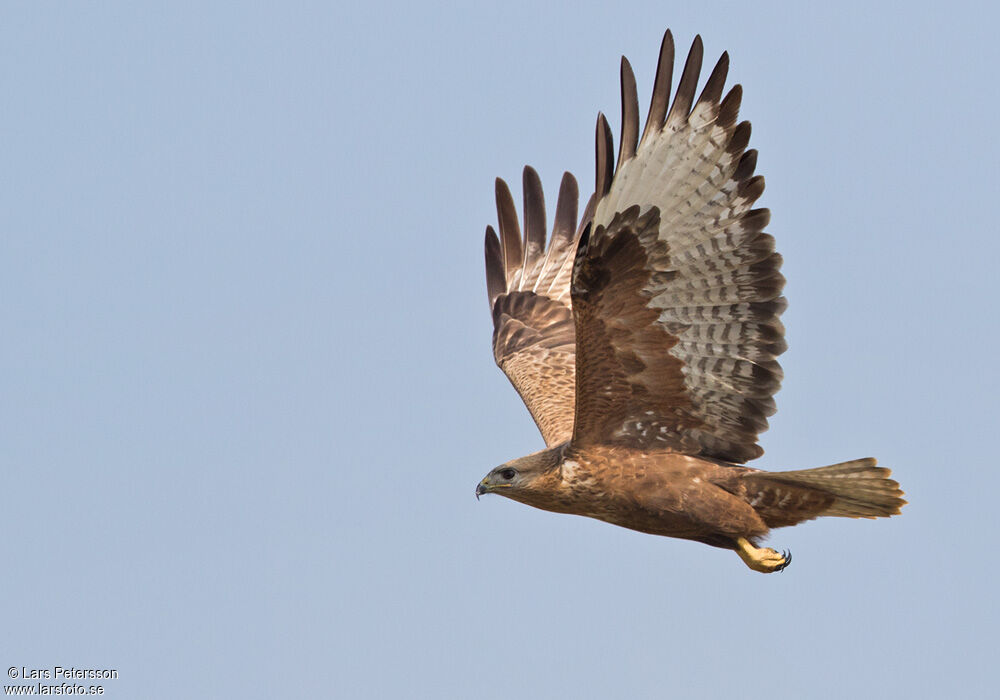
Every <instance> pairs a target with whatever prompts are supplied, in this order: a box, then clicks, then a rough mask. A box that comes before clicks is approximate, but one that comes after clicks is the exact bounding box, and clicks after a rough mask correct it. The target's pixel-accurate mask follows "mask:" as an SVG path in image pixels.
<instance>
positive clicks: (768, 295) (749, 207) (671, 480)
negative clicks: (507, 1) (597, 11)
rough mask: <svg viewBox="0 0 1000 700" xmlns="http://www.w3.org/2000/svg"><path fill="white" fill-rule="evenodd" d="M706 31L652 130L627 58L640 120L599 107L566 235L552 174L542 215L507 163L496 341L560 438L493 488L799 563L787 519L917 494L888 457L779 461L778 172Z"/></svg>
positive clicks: (746, 554) (658, 109)
mask: <svg viewBox="0 0 1000 700" xmlns="http://www.w3.org/2000/svg"><path fill="white" fill-rule="evenodd" d="M702 53H703V49H702V42H701V38H700V37H696V38H695V40H694V43H693V45H692V46H691V50H690V52H689V53H688V57H687V61H686V62H685V64H684V68H683V71H682V72H681V77H680V82H679V83H678V86H677V91H676V94H674V97H673V102H671V101H670V95H671V77H672V74H673V63H674V42H673V37H672V36H671V34H670V31H669V30H668V31H667V32H666V34H665V35H664V37H663V43H662V45H661V47H660V58H659V65H658V66H657V70H656V78H655V83H654V86H653V96H652V101H651V104H650V107H649V114H648V116H647V117H646V123H645V127H644V128H643V130H642V135H641V136H640V135H639V106H638V100H637V97H636V83H635V76H634V75H633V73H632V68H631V66H630V65H629V62H628V60H627V59H625V58H624V57H623V58H622V61H621V97H622V129H621V143H620V146H619V150H618V156H617V158H615V155H614V145H613V142H612V136H611V129H610V128H609V126H608V123H607V121H606V120H605V118H604V115H603V114H599V115H598V117H597V177H596V187H595V192H594V194H593V195H592V196H591V197H590V201H589V202H588V204H587V206H586V207H585V209H584V211H583V215H582V216H581V217H580V223H579V225H577V203H578V189H577V183H576V180H575V179H574V178H573V176H572V175H570V174H569V173H566V174H565V175H564V176H563V179H562V184H561V187H560V189H559V198H558V201H557V203H556V211H555V222H554V225H553V228H552V234H551V236H549V237H548V241H547V242H546V216H545V204H544V199H543V196H542V187H541V184H540V181H539V178H538V175H537V173H536V172H535V171H534V170H533V169H532V168H530V167H527V168H525V169H524V177H523V187H524V225H523V233H522V227H521V226H520V225H519V223H518V217H517V212H516V209H515V205H514V200H513V198H512V197H511V193H510V190H509V188H508V187H507V185H506V183H504V181H503V180H500V179H497V181H496V201H497V217H498V220H499V221H498V223H499V235H498V234H497V233H496V232H495V231H494V229H493V228H492V227H487V229H486V283H487V289H488V293H489V302H490V308H491V310H492V314H493V355H494V358H495V359H496V362H497V365H499V367H500V368H501V369H502V370H503V371H504V373H505V374H506V375H507V377H508V378H509V379H510V381H511V383H512V384H513V385H514V388H515V389H516V390H517V392H518V394H520V396H521V398H522V399H523V400H524V403H525V405H526V406H527V408H528V410H529V411H530V412H531V415H532V417H533V418H534V419H535V423H536V424H537V425H538V428H539V430H540V431H541V433H542V437H543V438H544V439H545V444H546V446H547V447H546V449H544V450H541V451H540V452H536V453H534V454H531V455H528V456H527V457H521V458H520V459H515V460H512V461H510V462H507V463H506V464H502V465H500V466H499V467H497V468H496V469H493V470H492V471H490V472H489V474H487V475H486V477H485V478H483V480H482V481H481V482H479V485H478V486H477V488H476V496H477V497H478V496H481V495H483V494H487V493H496V494H499V495H501V496H506V497H507V498H511V499H513V500H515V501H520V502H521V503H526V504H528V505H531V506H535V507H536V508H542V509H544V510H550V511H555V512H558V513H572V514H576V515H584V516H587V517H591V518H597V519H599V520H603V521H606V522H609V523H613V524H615V525H619V526H622V527H626V528H630V529H633V530H638V531H640V532H646V533H650V534H654V535H664V536H667V537H679V538H683V539H688V540H695V541H698V542H703V543H705V544H708V545H712V546H714V547H722V548H725V549H731V550H734V551H735V552H736V553H737V554H738V555H739V556H740V558H741V559H742V560H743V561H744V562H745V563H746V565H747V566H749V567H750V568H751V569H753V570H754V571H760V572H763V573H771V572H774V571H781V570H783V569H784V568H785V567H786V566H788V564H789V562H790V561H791V555H790V554H788V553H778V552H777V551H775V550H773V549H770V548H766V547H761V546H759V545H760V542H761V540H762V539H763V538H764V537H765V536H766V535H767V534H768V532H769V531H770V529H771V528H776V527H784V526H788V525H795V524H796V523H800V522H802V521H805V520H810V519H812V518H816V517H819V516H824V515H836V516H841V517H848V518H877V517H885V516H890V515H895V514H897V513H899V512H900V508H901V507H902V506H903V505H904V504H905V503H906V501H904V500H903V499H902V496H903V493H902V491H901V490H900V489H899V484H897V483H896V482H895V481H893V480H892V479H890V478H889V475H890V472H889V470H888V469H884V468H880V467H877V466H875V460H874V459H857V460H853V461H850V462H843V463H841V464H834V465H832V466H828V467H821V468H817V469H803V470H796V471H785V472H767V471H762V470H759V469H753V468H750V467H746V466H743V464H744V463H745V462H747V461H749V460H751V459H754V458H756V457H759V456H760V455H761V454H762V453H763V450H762V449H761V448H760V447H759V446H758V445H757V435H758V433H760V432H762V431H764V430H765V429H767V418H768V416H771V415H772V414H774V412H775V404H774V399H773V395H774V393H775V392H776V391H777V390H778V388H779V386H780V382H781V378H782V372H781V367H780V365H779V364H778V361H777V358H778V356H779V355H780V354H781V353H782V352H784V350H785V348H786V345H785V341H784V337H783V336H784V327H783V326H782V324H781V321H780V320H779V317H780V315H781V312H782V311H783V310H784V308H785V298H784V297H783V296H782V295H781V292H782V287H783V286H784V282H785V280H784V277H782V275H781V273H780V272H779V268H780V267H781V256H780V255H778V253H776V252H775V249H774V239H773V238H772V237H771V236H769V235H768V234H766V233H764V228H765V227H766V226H767V224H768V219H769V212H768V210H767V209H755V208H753V204H754V202H755V201H756V200H757V198H758V197H760V195H761V193H762V192H763V190H764V179H763V178H762V177H761V176H760V175H755V174H754V170H755V167H756V164H757V152H756V151H755V150H752V149H751V150H747V143H748V141H749V138H750V124H749V122H746V121H743V122H740V121H738V120H737V113H738V111H739V106H740V99H741V96H742V88H741V87H740V86H739V85H736V86H734V87H733V88H732V89H730V90H729V91H728V92H727V93H726V95H725V97H723V85H724V83H725V79H726V73H727V71H728V66H729V57H728V55H727V54H725V53H723V54H722V57H721V58H720V59H719V61H718V63H716V65H715V68H714V69H713V70H712V73H711V75H709V77H708V80H707V81H706V83H705V85H704V87H703V88H702V90H701V94H700V96H699V97H698V98H697V99H695V91H696V87H697V84H698V75H699V73H700V71H701V63H702Z"/></svg>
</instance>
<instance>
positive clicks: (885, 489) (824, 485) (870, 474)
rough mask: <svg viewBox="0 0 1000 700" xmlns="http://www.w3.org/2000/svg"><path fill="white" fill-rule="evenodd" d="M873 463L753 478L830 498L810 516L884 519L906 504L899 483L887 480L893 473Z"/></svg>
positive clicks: (863, 461)
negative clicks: (807, 490) (794, 486)
mask: <svg viewBox="0 0 1000 700" xmlns="http://www.w3.org/2000/svg"><path fill="white" fill-rule="evenodd" d="M875 464H876V462H875V460H874V459H872V458H870V457H869V458H866V459H855V460H852V461H850V462H841V463H840V464H832V465H830V466H828V467H818V468H815V469H801V470H798V471H791V472H769V473H767V472H765V473H758V474H757V475H756V476H758V477H760V476H764V474H766V477H767V479H768V480H771V481H777V482H782V483H785V484H789V485H796V486H805V487H808V488H811V489H815V490H817V491H820V492H823V493H825V494H829V495H830V496H832V497H833V500H832V501H831V502H830V503H829V505H827V506H826V507H824V508H823V509H822V510H821V511H820V512H818V513H816V514H815V515H814V516H813V517H816V516H826V515H835V516H840V517H845V518H884V517H888V516H890V515H897V514H898V513H899V512H900V509H901V508H902V507H903V506H904V505H906V501H905V500H903V495H904V494H903V492H902V490H901V489H900V488H899V483H898V482H897V481H895V480H894V479H890V478H889V476H890V475H891V474H892V472H891V471H890V470H889V469H886V468H884V467H877V466H875Z"/></svg>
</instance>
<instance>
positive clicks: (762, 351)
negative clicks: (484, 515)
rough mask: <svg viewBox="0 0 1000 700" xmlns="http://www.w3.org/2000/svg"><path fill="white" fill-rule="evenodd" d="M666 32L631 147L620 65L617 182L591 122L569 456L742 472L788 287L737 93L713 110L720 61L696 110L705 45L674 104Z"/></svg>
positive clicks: (576, 277) (626, 72) (775, 379)
mask: <svg viewBox="0 0 1000 700" xmlns="http://www.w3.org/2000/svg"><path fill="white" fill-rule="evenodd" d="M673 58H674V47H673V38H672V36H671V34H670V32H669V31H668V32H667V33H666V35H665V36H664V38H663V44H662V46H661V49H660V62H659V66H658V68H657V73H656V81H655V86H654V89H653V98H652V102H651V105H650V110H649V116H648V118H647V120H646V126H645V129H644V130H643V134H642V138H641V139H640V138H639V108H638V101H637V99H636V89H635V78H634V76H633V74H632V70H631V67H630V66H629V64H628V61H627V60H625V59H624V58H623V59H622V70H621V78H622V137H621V141H622V143H621V151H620V153H619V155H618V159H617V166H615V164H614V163H613V156H614V149H613V145H612V139H611V132H610V129H609V128H608V125H607V122H606V121H605V119H604V117H603V115H601V116H599V117H598V126H597V188H596V189H597V192H596V195H597V197H598V198H599V199H598V202H597V206H596V211H595V214H594V219H593V221H592V223H591V228H590V229H589V230H588V232H587V233H586V234H585V235H584V237H583V240H582V241H581V243H580V246H579V249H578V251H577V255H576V262H575V268H574V273H573V283H572V299H573V308H574V311H575V316H576V319H575V320H576V337H577V348H576V350H577V367H578V372H577V404H576V425H575V429H574V434H573V440H574V442H577V443H579V444H594V443H605V444H607V443H611V444H626V445H631V446H641V447H648V448H661V449H668V450H674V451H678V452H682V453H685V454H692V455H703V456H710V457H715V458H718V459H723V460H726V461H731V462H744V461H746V460H749V459H753V458H754V457H757V456H759V455H760V454H762V452H763V450H761V449H760V447H759V446H758V445H757V444H756V442H757V434H758V433H760V432H762V431H763V430H765V429H766V428H767V417H768V416H770V415H772V414H773V413H774V411H775V404H774V399H773V398H772V396H773V394H774V393H775V392H776V391H777V390H778V388H779V386H780V382H781V377H782V373H781V367H780V366H779V365H778V362H777V361H776V358H777V356H778V355H780V354H781V353H782V352H783V351H784V350H785V347H786V346H785V342H784V338H783V335H784V328H783V326H782V325H781V322H780V321H779V318H778V317H779V315H780V314H781V312H782V311H783V310H784V307H785V300H784V297H782V296H781V290H782V287H783V286H784V278H783V277H782V276H781V273H780V272H779V268H780V266H781V257H780V256H779V255H778V254H777V253H775V252H774V239H773V238H771V236H769V235H767V234H766V233H763V229H764V227H765V226H766V225H767V222H768V218H769V213H768V211H767V210H766V209H751V206H752V205H753V203H754V201H756V199H757V198H758V197H759V196H760V194H761V192H763V189H764V180H763V178H762V177H760V176H756V177H755V176H754V175H753V172H754V168H755V166H756V160H757V154H756V151H753V150H750V151H745V149H746V145H747V142H748V140H749V137H750V124H749V123H748V122H742V123H737V113H738V109H739V104H740V98H741V95H742V91H741V88H740V86H738V85H737V86H736V87H734V88H733V89H732V90H730V91H729V93H728V94H727V95H726V97H725V98H724V99H721V100H720V98H721V96H722V88H723V84H724V82H725V78H726V73H727V70H728V65H729V58H728V56H727V55H726V54H723V55H722V58H721V59H720V60H719V62H718V64H717V65H716V66H715V69H714V70H713V71H712V73H711V75H710V76H709V78H708V81H707V83H706V84H705V87H704V89H703V91H702V93H701V96H700V97H699V98H698V100H697V101H695V99H694V98H695V88H696V87H697V83H698V74H699V72H700V69H701V60H702V44H701V38H700V37H698V38H696V39H695V41H694V44H693V45H692V47H691V52H690V53H689V55H688V59H687V62H686V64H685V66H684V70H683V73H682V75H681V80H680V83H679V85H678V88H677V94H676V96H675V97H674V100H673V104H672V105H670V106H669V113H668V111H667V108H668V104H669V102H670V99H669V98H670V81H671V74H672V73H673Z"/></svg>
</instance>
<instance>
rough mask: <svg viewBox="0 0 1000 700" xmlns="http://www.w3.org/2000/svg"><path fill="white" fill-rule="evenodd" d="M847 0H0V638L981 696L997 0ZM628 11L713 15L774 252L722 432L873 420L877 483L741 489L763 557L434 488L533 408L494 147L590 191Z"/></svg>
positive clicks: (684, 682) (831, 449) (829, 452)
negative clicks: (821, 490) (865, 505)
mask: <svg viewBox="0 0 1000 700" xmlns="http://www.w3.org/2000/svg"><path fill="white" fill-rule="evenodd" d="M362 5H364V6H363V7H362ZM871 5H874V3H850V2H846V3H796V4H792V3H787V4H784V3H782V4H778V3H745V2H741V3H732V4H720V3H692V2H662V1H661V2H629V3H614V2H602V3H590V4H587V3H581V4H572V3H565V4H563V3H560V4H545V3H539V2H537V1H536V2H520V1H513V0H510V1H508V2H503V3H495V2H492V3H484V4H481V5H479V4H464V3H428V2H423V3H408V2H406V3H403V2H400V3H387V4H380V3H360V2H358V3H353V2H335V3H314V4H302V3H272V4H269V5H262V4H261V3H242V4H223V3H201V2H197V3H155V4H154V3H42V2H22V3H4V5H3V7H2V9H0V95H2V102H3V107H2V109H0V323H2V326H0V328H2V340H0V366H2V368H3V371H2V374H0V468H2V475H3V480H2V483H3V492H4V493H3V500H2V505H0V532H2V533H3V534H2V537H0V542H2V544H0V555H2V556H0V561H2V565H3V570H4V575H3V577H2V578H3V583H2V587H0V591H2V594H0V620H2V627H3V630H4V631H3V634H2V635H0V665H2V668H0V670H2V669H6V668H7V667H8V666H16V667H21V666H25V667H29V668H30V667H35V668H52V667H54V666H56V665H61V666H64V667H65V666H76V667H84V668H87V667H93V668H116V669H118V670H119V673H120V678H119V679H118V680H116V681H107V682H106V683H105V685H106V689H107V690H106V696H107V697H111V698H139V697H142V698H176V697H192V698H202V697H203V698H224V697H247V698H254V697H261V698H262V697H289V698H291V697H345V698H346V697H352V698H353V697H358V698H362V697H373V698H374V697H400V698H402V697H407V698H448V697H455V698H459V697H461V698H469V697H478V698H552V697H577V698H610V697H628V698H663V697H719V698H721V697H747V698H803V697H809V698H843V697H883V698H903V697H907V698H913V697H946V696H951V697H985V696H987V695H990V694H992V692H994V689H995V686H996V683H995V680H994V671H995V665H996V660H997V636H996V635H997V626H998V623H1000V619H998V614H997V602H996V586H997V580H998V574H1000V569H998V564H997V559H998V557H997V538H996V533H997V524H998V520H997V518H998V516H997V513H996V504H997V498H998V488H1000V479H998V476H997V474H998V472H997V465H996V464H995V462H996V452H997V450H996V448H995V446H994V444H993V441H994V440H995V439H996V438H997V433H998V430H1000V422H998V411H997V399H996V396H997V390H998V386H997V385H998V362H997V359H996V355H997V347H998V343H1000V316H998V313H997V303H996V297H997V285H998V282H997V273H996V267H997V263H998V254H1000V244H998V238H1000V236H998V231H997V217H996V207H997V201H998V189H997V175H998V172H997V171H998V163H1000V147H998V139H997V136H996V119H997V114H998V112H1000V99H998V91H997V87H996V76H995V73H996V67H997V65H1000V51H998V47H997V46H998V45H997V42H996V32H995V27H996V24H997V21H998V19H1000V17H998V16H997V14H996V12H995V11H990V12H988V13H987V12H984V11H982V10H980V9H977V6H976V5H972V4H962V3H939V2H938V3H933V4H925V3H909V4H902V5H901V4H892V5H891V4H889V3H886V4H884V9H883V8H882V7H879V8H874V9H872V8H871V7H870V6H871ZM880 5H881V4H880ZM984 5H985V3H984ZM349 6H353V7H349ZM890 7H894V8H897V9H892V10H890V9H888V8H890ZM667 27H670V28H672V29H673V31H674V34H675V37H676V39H677V43H678V46H679V48H680V50H681V51H682V52H686V49H687V46H688V45H689V44H690V41H691V39H692V38H693V36H694V34H695V33H698V32H700V33H701V34H702V35H703V37H704V40H705V46H706V63H708V64H709V65H710V64H711V63H714V61H715V58H716V57H717V56H718V55H719V53H721V52H722V51H723V50H729V52H730V54H731V57H732V71H731V73H730V76H731V77H730V83H729V84H732V83H733V82H741V83H743V85H744V88H745V97H744V100H743V109H742V112H741V114H742V116H743V117H744V118H748V119H750V120H751V121H752V122H753V125H754V132H753V137H752V139H751V145H752V146H753V147H756V148H758V149H759V150H760V159H759V167H758V171H759V172H761V173H762V174H764V175H765V176H766V177H767V183H768V187H767V191H766V192H765V194H764V197H763V199H762V200H761V203H762V205H763V206H768V207H770V208H771V209H772V212H773V217H772V223H771V225H770V227H769V231H770V232H771V233H772V234H773V235H774V236H775V237H776V238H777V241H778V246H779V250H780V252H781V253H782V254H783V255H784V257H785V267H784V272H785V275H786V276H787V278H788V285H787V288H786V293H787V296H788V299H789V302H790V306H789V309H788V311H787V312H786V314H785V316H784V320H785V322H786V325H787V328H788V341H789V345H790V349H789V350H788V352H787V353H786V354H785V355H784V356H783V358H782V363H783V365H784V368H785V373H786V380H785V382H784V388H783V389H782V391H781V393H780V394H779V395H778V406H779V411H778V413H777V415H776V416H775V417H774V418H773V419H772V422H771V430H770V431H769V432H767V433H766V434H765V435H764V436H763V442H762V444H763V446H764V448H765V450H766V454H765V455H764V457H763V458H762V459H761V460H759V461H758V462H756V463H755V464H756V465H758V466H761V467H763V468H770V469H783V468H803V467H809V466H819V465H823V464H828V463H832V462H837V461H841V460H846V459H851V458H857V457H864V456H869V455H872V456H877V457H878V458H879V459H880V462H881V463H883V464H884V465H886V466H889V467H891V468H892V469H893V470H894V472H895V475H896V476H897V477H898V479H899V480H900V482H901V483H902V485H903V487H904V489H905V490H906V492H907V496H908V498H909V500H910V502H911V504H910V505H909V506H908V507H907V508H906V509H905V510H904V512H903V515H902V516H901V517H898V518H893V519H892V520H880V521H865V520H863V521H853V520H841V519H827V520H821V521H816V522H813V523H809V524H806V525H803V526H800V527H797V528H794V529H787V530H778V531H776V532H775V533H774V536H773V537H772V540H771V543H772V544H773V545H774V546H776V547H778V548H789V549H791V550H792V551H793V552H794V554H795V562H794V564H793V565H792V566H791V567H790V568H789V569H788V570H787V571H786V572H784V573H782V574H780V575H772V576H762V575H760V574H757V573H754V572H751V571H749V570H748V569H747V568H746V567H745V566H744V565H743V564H742V563H741V562H740V561H739V560H738V558H737V557H736V556H735V555H733V554H732V553H729V552H725V551H722V550H716V549H711V548H708V547H705V546H703V545H698V544H693V543H688V542H681V541H678V540H669V539H663V538H657V537H651V536H646V535H641V534H638V533H634V532H630V531H627V530H623V529H618V528H614V527H611V526H609V525H605V524H602V523H599V522H596V521H590V520H586V519H583V518H574V517H569V516H559V515H554V514H549V513H544V512H542V511H537V510H533V509H530V508H527V507H525V506H522V505H520V504H516V503H513V502H511V501H507V500H504V499H501V498H495V497H494V498H484V499H483V500H482V501H481V502H478V503H477V502H476V499H475V498H474V497H473V490H474V487H475V485H476V483H477V481H478V480H479V479H480V478H481V477H482V476H483V474H485V473H486V471H488V470H489V469H490V468H492V467H493V466H495V465H497V464H499V463H501V462H504V461H506V460H507V459H510V458H513V457H517V456H520V455H522V454H525V453H528V452H531V451H534V450H536V449H538V448H539V447H541V445H542V441H541V438H540V436H539V435H538V433H537V431H536V429H535V428H534V425H533V423H532V422H531V419H530V417H529V416H528V414H527V412H526V411H525V410H524V408H523V406H522V405H521V402H520V400H519V399H518V397H517V396H516V394H515V393H514V392H513V390H512V389H511V388H510V387H509V385H508V383H507V380H506V379H505V378H504V377H503V375H502V374H501V373H500V372H499V370H497V368H496V367H495V366H494V365H493V360H492V356H491V352H490V343H489V341H490V332H491V326H490V320H489V316H488V312H487V304H486V291H485V281H484V275H483V269H482V268H483V263H482V236H483V230H484V228H485V226H486V224H487V223H491V222H494V221H495V218H496V214H495V211H494V208H493V178H494V177H495V176H497V175H499V176H502V177H504V178H506V179H507V180H508V181H509V182H511V183H512V185H513V188H514V190H515V192H517V193H518V194H517V199H518V202H519V205H520V195H519V189H520V185H519V182H520V172H521V168H522V166H523V165H524V164H525V163H530V164H532V165H534V166H535V167H536V168H537V169H538V172H539V173H540V174H541V177H542V180H543V183H544V184H545V186H546V189H547V191H548V193H549V196H550V198H553V199H550V202H549V207H550V213H551V212H552V211H553V210H554V194H555V192H556V191H557V189H558V183H559V178H560V176H561V175H562V172H563V171H564V170H571V171H573V172H574V173H575V174H576V175H577V176H578V178H579V179H580V182H581V190H585V191H587V192H589V191H590V190H591V189H592V188H593V152H592V151H593V128H594V119H595V117H596V115H597V112H598V110H603V111H605V112H606V113H607V114H608V115H609V117H610V118H611V120H612V123H613V125H614V127H613V128H614V130H615V133H616V141H617V124H618V113H619V112H618V110H619V102H618V100H619V97H618V95H619V88H618V61H619V56H620V55H621V54H622V53H625V54H626V55H628V56H629V58H630V59H631V61H632V64H633V66H634V68H635V71H636V74H637V78H638V82H639V93H640V102H641V103H642V108H643V114H645V107H646V102H647V100H648V95H649V90H650V87H651V83H652V79H653V73H654V69H655V63H656V55H657V50H658V48H659V43H660V38H661V35H662V32H663V30H664V29H665V28H667ZM5 682H6V681H5Z"/></svg>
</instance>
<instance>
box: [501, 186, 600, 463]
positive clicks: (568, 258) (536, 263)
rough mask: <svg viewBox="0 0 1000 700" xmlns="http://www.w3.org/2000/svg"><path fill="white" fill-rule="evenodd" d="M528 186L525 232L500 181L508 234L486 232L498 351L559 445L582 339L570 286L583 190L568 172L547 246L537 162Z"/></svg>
mask: <svg viewBox="0 0 1000 700" xmlns="http://www.w3.org/2000/svg"><path fill="white" fill-rule="evenodd" d="M523 189H524V232H523V235H522V233H521V228H520V226H519V225H518V219H517V211H516V208H515V205H514V199H513V197H512V196H511V193H510V189H509V188H508V187H507V184H506V183H505V182H504V181H503V180H501V179H499V178H498V179H497V183H496V200H497V219H498V222H499V226H500V234H499V235H497V232H496V231H494V229H493V228H492V227H487V229H486V280H487V292H488V294H489V301H490V308H491V311H492V314H493V356H494V359H495V360H496V363H497V366H499V367H500V369H502V370H503V372H504V374H506V375H507V378H508V379H509V380H510V382H511V384H513V386H514V388H515V389H516V390H517V392H518V394H519V395H520V396H521V398H522V400H523V401H524V404H525V406H526V407H527V408H528V411H529V412H530V413H531V416H532V418H534V420H535V423H536V425H538V428H539V430H540V431H541V433H542V437H543V438H544V439H545V443H546V445H548V446H549V447H552V446H554V445H558V444H561V443H563V442H566V441H567V440H569V439H570V436H571V434H572V430H573V411H574V407H575V383H574V377H575V364H576V341H575V333H574V325H573V312H572V309H571V307H570V296H569V286H570V276H571V275H572V270H573V256H574V252H575V250H576V245H577V242H578V240H579V237H580V234H581V230H578V229H577V223H576V220H577V204H578V198H579V191H578V188H577V184H576V180H575V179H574V178H573V176H572V175H571V174H569V173H565V174H564V175H563V179H562V183H561V186H560V188H559V198H558V200H557V203H556V214H555V220H554V223H553V229H552V235H551V237H550V238H549V240H548V243H546V233H545V229H546V220H545V219H546V217H545V199H544V194H543V192H542V185H541V182H540V180H539V178H538V174H537V173H536V172H535V171H534V169H532V168H531V167H526V168H525V169H524V174H523ZM587 215H588V216H590V215H592V208H591V210H590V213H588V214H587Z"/></svg>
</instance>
